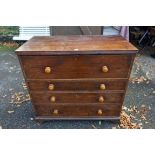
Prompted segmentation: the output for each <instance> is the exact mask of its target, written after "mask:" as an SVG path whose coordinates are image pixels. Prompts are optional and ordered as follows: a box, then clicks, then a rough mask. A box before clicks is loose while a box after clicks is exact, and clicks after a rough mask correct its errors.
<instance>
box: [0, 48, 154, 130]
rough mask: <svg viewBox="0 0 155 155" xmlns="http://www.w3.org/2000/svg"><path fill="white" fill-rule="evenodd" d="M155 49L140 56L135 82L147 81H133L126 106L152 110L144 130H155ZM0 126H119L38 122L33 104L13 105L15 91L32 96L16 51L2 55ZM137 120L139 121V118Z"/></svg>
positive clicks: (134, 76) (130, 83)
mask: <svg viewBox="0 0 155 155" xmlns="http://www.w3.org/2000/svg"><path fill="white" fill-rule="evenodd" d="M154 51H155V48H150V47H145V48H144V49H143V50H142V51H141V52H140V54H138V55H137V57H136V60H135V62H134V66H133V69H132V74H131V79H133V78H136V77H140V76H143V77H145V78H146V81H143V82H140V83H139V84H138V83H132V80H130V82H129V86H128V90H127V94H126V97H125V101H124V106H126V107H130V106H134V105H135V106H137V107H141V106H142V105H145V106H146V107H149V110H148V111H147V115H146V119H147V123H145V122H146V121H145V122H144V121H142V120H140V121H142V127H143V128H155V69H154V68H155V59H153V58H151V57H150V56H149V54H150V53H151V52H154ZM0 66H1V67H0V127H1V128H51V129H53V128H56V129H57V128H59V129H64V128H84V129H88V128H112V127H115V126H117V125H118V124H119V122H115V121H47V122H44V123H38V122H36V121H35V120H33V117H34V113H33V110H32V105H31V102H30V101H25V102H23V103H21V104H19V105H18V104H14V103H10V102H11V96H12V95H13V94H14V93H15V92H23V93H24V95H26V94H28V92H27V90H25V89H24V88H23V86H22V83H23V82H24V79H23V75H22V73H21V69H20V66H19V62H18V59H17V57H16V54H15V53H14V52H0ZM135 120H136V119H135Z"/></svg>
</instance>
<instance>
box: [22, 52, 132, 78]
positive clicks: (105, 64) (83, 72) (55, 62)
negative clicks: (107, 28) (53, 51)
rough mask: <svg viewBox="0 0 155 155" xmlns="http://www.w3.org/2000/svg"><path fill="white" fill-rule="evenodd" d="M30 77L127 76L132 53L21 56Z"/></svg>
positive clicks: (26, 72) (25, 70)
mask: <svg viewBox="0 0 155 155" xmlns="http://www.w3.org/2000/svg"><path fill="white" fill-rule="evenodd" d="M20 58H21V62H22V66H23V69H24V72H25V75H26V77H27V78H28V79H77V78H127V77H128V72H129V67H130V63H131V60H132V56H130V55H71V56H20Z"/></svg>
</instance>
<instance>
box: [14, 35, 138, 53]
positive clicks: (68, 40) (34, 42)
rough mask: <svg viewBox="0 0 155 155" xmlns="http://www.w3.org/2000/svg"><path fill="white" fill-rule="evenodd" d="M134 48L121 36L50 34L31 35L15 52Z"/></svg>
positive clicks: (122, 49)
mask: <svg viewBox="0 0 155 155" xmlns="http://www.w3.org/2000/svg"><path fill="white" fill-rule="evenodd" d="M136 51H137V48H135V47H134V46H133V45H132V44H131V43H130V42H128V41H127V40H125V39H124V38H122V37H121V36H108V37H104V36H101V35H93V36H92V35H90V36H85V35H72V36H50V37H45V36H44V37H43V36H40V37H33V38H32V39H30V40H29V41H27V42H26V43H24V44H23V45H22V46H20V47H19V48H18V49H17V50H16V52H17V54H18V55H20V54H21V55H22V54H24V55H27V54H28V55H35V54H39V53H42V54H48V52H50V53H54V54H56V53H59V54H65V53H68V54H72V53H74V54H76V53H77V54H85V53H86V54H89V53H90V54H91V53H92V54H95V53H96V54H97V53H101V54H102V53H103V54H104V53H108V54H111V53H116V54H117V53H118V54H119V53H136Z"/></svg>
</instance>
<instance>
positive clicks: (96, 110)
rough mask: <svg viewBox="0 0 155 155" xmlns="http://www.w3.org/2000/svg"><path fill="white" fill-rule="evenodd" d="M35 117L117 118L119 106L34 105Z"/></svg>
mask: <svg viewBox="0 0 155 155" xmlns="http://www.w3.org/2000/svg"><path fill="white" fill-rule="evenodd" d="M35 109H36V115H37V116H53V117H61V116H68V117H73V116H75V117H76V116H92V117H93V116H94V117H95V116H97V117H102V116H119V115H120V111H121V106H120V105H110V106H109V105H106V104H105V105H96V106H86V105H84V106H72V105H70V106H68V105H63V106H60V105H53V106H40V105H35Z"/></svg>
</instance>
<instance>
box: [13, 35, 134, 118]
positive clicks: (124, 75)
mask: <svg viewBox="0 0 155 155" xmlns="http://www.w3.org/2000/svg"><path fill="white" fill-rule="evenodd" d="M16 53H17V55H18V58H19V61H20V64H21V68H22V71H23V74H24V77H25V80H26V84H27V86H28V90H29V92H30V96H31V99H32V103H33V106H34V110H35V113H36V119H40V120H49V119H119V116H120V112H121V107H122V104H123V100H124V97H125V93H126V89H127V85H128V80H129V76H130V72H131V68H132V64H133V61H134V58H135V55H136V53H137V49H136V48H135V47H134V46H133V45H131V44H130V43H129V42H128V41H126V40H125V39H123V38H122V37H114V36H111V37H103V36H91V35H89V36H52V37H34V38H32V39H30V40H29V41H28V42H27V43H25V44H24V45H22V46H21V47H20V48H19V49H17V50H16ZM103 66H106V67H107V68H108V71H107V72H103V70H102V67H103ZM46 67H50V68H51V73H45V68H46ZM50 84H52V85H53V86H54V89H52V90H49V85H50ZM101 84H104V85H105V89H104V90H102V89H101V88H100V85H101ZM51 97H54V102H53V101H51ZM100 97H103V98H104V101H103V102H101V101H99V98H100ZM52 100H53V99H52Z"/></svg>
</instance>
